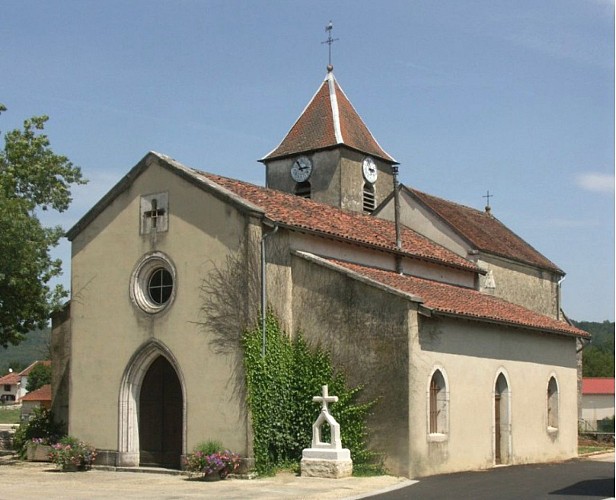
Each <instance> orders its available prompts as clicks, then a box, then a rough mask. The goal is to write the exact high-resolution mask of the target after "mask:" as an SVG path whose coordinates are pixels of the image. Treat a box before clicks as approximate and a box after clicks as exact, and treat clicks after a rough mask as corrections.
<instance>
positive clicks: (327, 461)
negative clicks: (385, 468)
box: [301, 385, 353, 479]
mask: <svg viewBox="0 0 616 500" xmlns="http://www.w3.org/2000/svg"><path fill="white" fill-rule="evenodd" d="M322 391H323V392H322V394H323V395H322V396H315V397H313V398H312V400H313V401H314V402H315V403H321V404H322V406H321V413H320V414H319V417H318V418H317V419H316V421H315V423H314V424H313V425H312V446H311V447H310V448H306V449H304V450H303V451H302V461H301V475H302V476H309V477H328V478H334V479H338V478H342V477H348V476H350V475H351V473H352V472H353V461H352V460H351V452H350V451H349V450H348V449H347V448H343V447H342V441H341V440H340V424H339V423H338V422H336V419H335V418H334V417H333V416H332V415H331V414H330V413H329V408H328V406H327V405H328V403H336V402H338V397H337V396H330V395H329V394H328V393H327V386H326V385H324V386H323V388H322ZM324 423H327V424H328V425H329V428H330V440H329V442H327V441H323V440H322V439H321V437H322V433H321V427H322V426H323V424H324Z"/></svg>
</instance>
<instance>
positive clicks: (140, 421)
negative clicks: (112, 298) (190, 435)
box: [116, 339, 186, 468]
mask: <svg viewBox="0 0 616 500" xmlns="http://www.w3.org/2000/svg"><path fill="white" fill-rule="evenodd" d="M183 380H184V377H183V375H182V372H181V370H180V368H179V364H178V362H177V360H176V359H175V357H174V356H173V354H172V352H171V351H170V350H169V349H168V348H167V347H166V346H165V345H164V344H163V343H162V342H160V341H159V340H156V339H150V340H149V341H148V342H146V343H145V344H144V345H143V346H142V347H141V348H140V349H138V350H137V351H136V352H135V354H134V355H133V356H132V358H131V360H130V361H129V363H128V365H127V367H126V370H125V372H124V375H123V376H122V382H121V384H120V394H119V401H118V403H119V405H118V410H119V415H118V417H119V418H118V424H119V429H118V431H119V432H118V457H117V460H116V465H118V466H126V467H137V466H139V465H144V466H159V467H169V468H179V467H180V460H181V456H182V454H183V453H185V448H186V394H185V384H184V382H183ZM142 440H143V443H142V442H141V441H142Z"/></svg>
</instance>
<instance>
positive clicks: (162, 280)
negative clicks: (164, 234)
mask: <svg viewBox="0 0 616 500" xmlns="http://www.w3.org/2000/svg"><path fill="white" fill-rule="evenodd" d="M175 288H176V276H175V267H174V266H173V264H172V262H171V260H170V259H169V258H168V257H167V256H166V255H164V254H163V253H161V252H154V253H152V254H148V255H146V256H145V257H144V258H143V259H141V261H140V262H139V263H138V264H137V266H136V267H135V270H134V271H133V274H132V277H131V286H130V297H131V300H132V301H133V303H135V304H136V305H137V306H138V307H139V308H141V309H142V310H144V311H145V312H147V313H151V314H154V313H157V312H160V311H162V310H163V309H165V308H166V307H167V306H168V305H169V304H170V303H171V302H172V301H173V298H174V297H175Z"/></svg>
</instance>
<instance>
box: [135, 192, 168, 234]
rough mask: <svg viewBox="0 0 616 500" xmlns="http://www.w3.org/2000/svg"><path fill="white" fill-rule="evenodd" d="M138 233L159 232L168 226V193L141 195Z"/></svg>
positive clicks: (165, 229)
mask: <svg viewBox="0 0 616 500" xmlns="http://www.w3.org/2000/svg"><path fill="white" fill-rule="evenodd" d="M139 211H140V216H141V220H140V224H139V232H140V234H149V233H154V232H155V233H161V232H163V231H167V229H168V228H169V194H168V193H155V194H148V195H145V196H142V197H141V203H140V207H139Z"/></svg>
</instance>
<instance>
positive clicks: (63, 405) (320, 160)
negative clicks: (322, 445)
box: [52, 66, 588, 477]
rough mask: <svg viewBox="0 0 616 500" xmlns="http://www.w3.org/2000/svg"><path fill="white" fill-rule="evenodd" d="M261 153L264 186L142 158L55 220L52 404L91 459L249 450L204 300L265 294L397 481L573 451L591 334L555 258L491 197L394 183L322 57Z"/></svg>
mask: <svg viewBox="0 0 616 500" xmlns="http://www.w3.org/2000/svg"><path fill="white" fill-rule="evenodd" d="M260 161H261V163H263V165H264V166H265V187H263V186H257V185H253V184H249V183H246V182H243V181H240V180H237V179H233V178H230V177H223V176H220V175H214V174H210V173H207V172H206V171H203V170H198V169H197V168H193V167H192V166H187V165H183V164H182V163H180V162H179V161H176V160H175V159H172V158H170V157H168V156H165V155H164V154H160V153H155V152H150V153H148V154H146V155H145V157H144V158H143V159H141V161H139V162H138V163H137V164H136V165H135V166H134V167H133V168H132V169H130V170H129V171H128V173H127V174H126V175H125V176H124V177H123V178H122V179H120V180H119V182H118V183H117V184H116V185H115V186H114V187H113V188H112V189H111V190H110V191H109V192H108V193H107V194H106V195H105V196H104V197H103V198H102V199H101V200H100V201H98V202H97V203H96V204H95V205H94V206H93V207H92V208H91V210H89V211H88V212H87V213H86V214H85V215H84V216H83V217H82V218H81V220H79V222H77V224H76V225H75V226H74V227H73V228H72V229H70V231H69V232H68V238H69V240H70V241H71V242H72V257H71V290H72V297H71V301H70V303H69V304H67V306H66V308H65V310H64V311H63V312H62V314H60V315H57V316H56V317H55V318H54V325H53V345H52V348H53V352H54V363H53V366H54V381H53V390H54V402H53V405H54V411H55V413H56V415H57V416H58V417H59V418H60V419H62V420H64V421H65V422H67V425H68V432H69V433H70V434H71V435H74V436H77V437H79V438H80V439H83V440H85V441H87V442H89V443H91V444H93V445H94V446H96V448H97V449H98V450H99V455H98V458H97V462H98V463H101V464H108V465H112V466H162V467H172V468H173V467H175V468H178V467H180V465H181V457H182V456H183V455H185V454H187V453H189V452H190V451H191V450H192V448H193V447H194V446H195V445H196V444H197V443H199V442H202V441H206V440H208V439H216V440H218V441H221V442H222V443H223V444H224V446H225V447H228V448H229V449H232V450H233V451H235V452H238V453H240V454H241V455H242V456H243V457H246V458H248V459H250V458H251V457H252V436H251V433H252V430H251V427H250V415H249V411H248V409H247V407H246V403H245V397H244V394H243V393H242V389H241V388H242V384H241V379H242V377H243V372H242V364H241V360H242V352H241V347H240V345H239V343H238V342H237V338H232V336H229V335H228V330H229V329H223V328H221V329H218V328H215V327H213V325H216V324H217V323H216V322H215V321H214V319H215V318H213V315H217V318H218V320H220V319H221V318H223V319H224V311H220V310H216V308H215V307H214V306H212V304H215V303H216V301H214V302H213V301H212V294H214V295H216V294H220V297H218V298H219V299H221V300H219V301H218V304H220V303H222V302H224V300H222V299H224V298H225V297H229V298H232V299H233V300H230V301H227V303H229V302H230V303H231V305H232V309H233V312H234V313H236V314H238V315H240V316H241V315H244V317H246V318H250V319H251V320H253V321H254V320H255V319H256V316H257V315H258V312H259V311H260V310H262V309H263V307H265V306H267V307H270V308H271V309H272V310H273V311H274V313H275V314H276V316H277V317H278V318H279V319H280V321H281V323H282V325H283V327H284V328H285V330H286V331H287V332H289V333H290V334H294V332H297V331H302V332H303V335H304V337H305V338H306V340H307V341H308V343H309V344H310V343H312V344H314V345H317V344H318V345H320V346H321V347H324V348H325V349H327V350H328V351H329V352H330V353H331V356H332V359H333V361H334V364H335V366H336V368H337V369H339V370H341V371H343V372H344V373H345V375H346V378H347V381H348V382H349V383H350V384H351V385H352V386H355V385H362V386H363V387H364V390H363V395H364V397H365V398H366V399H367V400H372V399H375V398H377V397H378V399H379V401H378V404H377V405H376V406H375V408H374V412H373V415H371V416H370V419H369V422H368V425H369V429H370V447H371V448H372V449H373V450H375V451H378V452H380V453H383V454H384V457H385V466H386V468H387V469H388V471H389V472H391V473H392V474H397V475H402V476H406V477H420V476H426V475H430V474H436V473H444V472H454V471H463V470H472V469H485V468H490V467H493V466H495V465H498V464H522V463H533V462H544V461H552V460H560V459H567V458H571V457H574V456H575V455H576V453H577V417H578V399H577V398H578V396H577V394H578V391H577V386H578V359H577V353H576V351H577V346H578V343H579V341H580V340H581V339H585V338H587V337H588V334H587V333H586V332H584V331H581V330H579V329H577V328H575V327H573V326H572V325H570V324H569V323H568V322H567V320H566V317H565V316H564V315H563V313H562V311H561V295H560V283H561V281H562V279H563V277H564V272H563V271H562V270H561V269H560V268H559V267H558V266H557V265H555V264H554V263H552V262H551V261H550V260H548V259H547V258H546V257H544V256H543V255H541V254H540V253H539V252H538V251H537V250H535V249H534V248H533V247H532V246H531V245H529V244H528V243H526V242H525V241H524V240H523V239H522V238H520V237H519V236H517V235H516V234H514V233H513V232H512V231H510V230H509V229H508V228H507V227H506V226H505V225H504V224H503V223H502V222H501V221H499V220H498V219H497V218H496V217H494V215H493V214H492V213H491V212H490V211H489V210H487V211H479V210H475V209H473V208H469V207H466V206H462V205H459V204H456V203H454V202H451V201H448V200H444V199H441V198H438V197H435V196H432V195H429V194H427V193H424V192H421V191H419V190H417V189H415V188H413V187H409V186H404V185H400V184H399V183H398V180H397V172H398V163H397V161H396V160H395V159H394V157H393V156H391V155H390V154H389V153H387V152H386V151H385V150H384V149H383V148H382V147H381V145H380V144H379V142H377V140H376V139H375V138H374V137H373V135H372V134H371V133H370V131H369V130H368V128H367V126H366V125H365V123H364V122H363V121H362V119H361V118H360V116H359V114H358V113H357V111H356V110H355V109H354V107H353V106H352V104H351V102H350V100H349V98H348V97H347V96H346V95H345V93H344V92H343V90H342V88H341V86H340V85H339V83H338V81H337V80H336V78H335V77H334V73H333V69H332V68H331V66H330V67H328V72H327V75H326V77H325V80H324V81H323V83H322V84H321V85H320V87H319V88H318V90H317V92H316V93H315V95H314V96H313V97H312V99H311V100H310V101H309V103H308V105H307V106H306V107H305V108H304V110H303V112H302V113H301V115H300V116H299V118H298V119H297V121H296V122H295V123H294V124H293V125H292V127H291V129H290V130H289V132H288V133H287V135H286V136H285V137H284V138H283V139H282V141H281V142H280V144H279V145H278V146H276V147H275V148H274V149H273V150H272V151H271V152H270V153H268V154H266V155H265V156H264V157H263V158H262V159H261V160H260ZM195 167H204V168H206V169H207V167H208V166H207V165H203V166H202V165H197V166H195ZM238 269H239V272H238ZM227 278H228V279H227ZM263 280H264V281H263ZM225 294H226V295H225ZM204 304H205V306H204ZM207 304H209V305H207ZM218 324H222V322H221V321H219V322H218ZM237 324H238V325H239V324H241V321H238V322H237ZM223 330H224V331H223ZM238 334H239V332H236V335H238ZM332 412H333V414H334V416H335V412H336V409H335V405H333V407H332ZM343 445H344V443H343Z"/></svg>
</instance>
